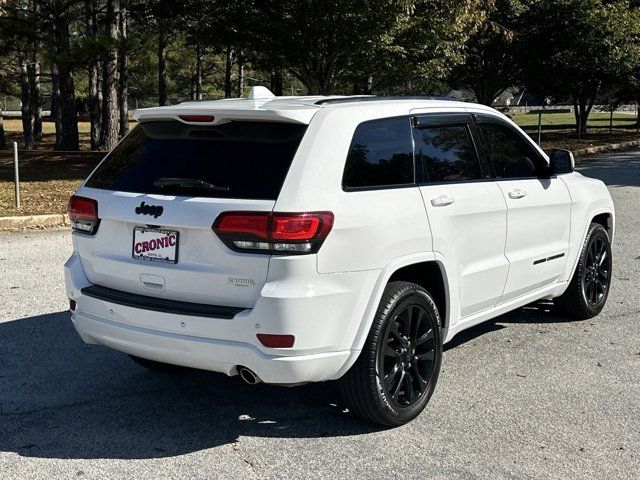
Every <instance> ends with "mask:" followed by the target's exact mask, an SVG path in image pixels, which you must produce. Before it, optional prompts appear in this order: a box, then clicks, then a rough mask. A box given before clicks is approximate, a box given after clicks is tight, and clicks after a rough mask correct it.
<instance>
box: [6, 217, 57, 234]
mask: <svg viewBox="0 0 640 480" xmlns="http://www.w3.org/2000/svg"><path fill="white" fill-rule="evenodd" d="M61 225H69V216H68V215H67V214H64V215H63V214H57V215H27V216H23V217H0V230H13V229H18V228H34V227H35V228H47V227H58V226H61Z"/></svg>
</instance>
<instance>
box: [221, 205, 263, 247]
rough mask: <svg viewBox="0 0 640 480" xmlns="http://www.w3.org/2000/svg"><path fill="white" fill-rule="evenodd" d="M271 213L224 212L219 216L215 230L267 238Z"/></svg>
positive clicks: (223, 232)
mask: <svg viewBox="0 0 640 480" xmlns="http://www.w3.org/2000/svg"><path fill="white" fill-rule="evenodd" d="M268 227H269V215H268V214H267V213H261V212H255V213H251V212H249V213H237V214H222V215H220V216H219V217H218V220H217V221H216V225H215V226H214V230H215V231H216V233H217V234H233V235H246V236H248V237H253V238H259V239H262V240H267V229H268Z"/></svg>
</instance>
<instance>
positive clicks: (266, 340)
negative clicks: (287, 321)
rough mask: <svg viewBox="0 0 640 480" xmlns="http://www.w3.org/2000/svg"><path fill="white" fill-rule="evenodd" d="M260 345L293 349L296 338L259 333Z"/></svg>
mask: <svg viewBox="0 0 640 480" xmlns="http://www.w3.org/2000/svg"><path fill="white" fill-rule="evenodd" d="M256 336H257V337H258V340H260V343H261V344H262V345H264V346H265V347H269V348H291V347H293V342H294V341H295V337H294V336H293V335H272V334H268V333H259V334H258V335H256Z"/></svg>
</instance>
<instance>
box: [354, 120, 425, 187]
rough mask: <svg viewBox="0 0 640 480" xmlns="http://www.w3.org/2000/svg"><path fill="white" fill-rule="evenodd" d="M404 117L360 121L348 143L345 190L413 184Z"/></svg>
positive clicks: (409, 127)
mask: <svg viewBox="0 0 640 480" xmlns="http://www.w3.org/2000/svg"><path fill="white" fill-rule="evenodd" d="M412 150H413V148H412V145H411V126H410V124H409V118H408V117H396V118H385V119H381V120H371V121H368V122H363V123H361V124H360V125H358V127H357V128H356V131H355V133H354V135H353V139H352V140H351V146H350V148H349V154H348V155H347V162H346V164H345V168H344V174H343V177H342V186H343V187H345V188H358V187H379V186H388V185H405V184H412V183H414V169H413V152H412Z"/></svg>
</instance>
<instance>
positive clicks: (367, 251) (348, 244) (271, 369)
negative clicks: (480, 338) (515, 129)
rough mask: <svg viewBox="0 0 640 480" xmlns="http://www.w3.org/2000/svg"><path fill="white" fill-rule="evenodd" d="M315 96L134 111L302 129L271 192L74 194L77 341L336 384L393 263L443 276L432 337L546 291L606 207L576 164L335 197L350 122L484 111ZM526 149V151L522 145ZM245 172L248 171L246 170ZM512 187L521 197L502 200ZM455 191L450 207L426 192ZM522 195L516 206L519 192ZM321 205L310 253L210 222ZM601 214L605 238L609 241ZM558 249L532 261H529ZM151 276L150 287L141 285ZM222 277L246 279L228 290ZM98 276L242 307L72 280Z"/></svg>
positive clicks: (272, 377) (561, 277) (606, 199)
mask: <svg viewBox="0 0 640 480" xmlns="http://www.w3.org/2000/svg"><path fill="white" fill-rule="evenodd" d="M318 99H320V97H292V98H285V97H279V98H276V99H254V100H225V101H217V102H198V103H186V104H182V105H178V106H175V107H162V108H156V109H147V110H143V111H140V112H138V113H137V114H136V118H138V119H139V120H140V121H143V122H144V121H150V120H153V119H158V118H178V117H179V116H180V115H184V114H204V113H207V114H212V115H215V116H216V120H215V121H214V123H215V122H219V121H226V120H232V119H238V118H242V119H260V120H267V121H290V122H295V123H305V124H308V128H307V132H306V134H305V136H304V137H303V140H302V142H301V144H300V146H299V148H298V151H297V153H296V155H295V157H294V160H293V162H292V165H291V167H290V169H289V172H288V174H287V176H286V179H285V181H284V184H283V187H282V190H281V192H280V195H279V197H278V199H277V200H276V201H275V202H274V201H250V200H228V199H225V200H221V199H204V198H187V197H169V196H163V195H153V196H152V195H141V194H131V193H122V192H111V191H106V190H96V189H89V188H86V187H81V188H80V189H79V190H78V195H82V196H86V197H90V198H94V199H96V200H97V201H98V203H99V217H100V218H101V224H100V226H99V230H98V232H99V233H98V234H97V235H96V236H94V237H88V236H85V235H82V234H73V237H74V253H73V255H72V257H71V258H70V259H69V261H68V262H67V263H66V265H65V283H66V288H67V294H68V296H69V298H71V299H74V300H76V302H77V308H76V310H75V311H74V312H73V314H72V319H73V322H74V325H75V327H76V329H77V330H78V332H79V334H80V335H81V337H82V338H83V339H84V340H85V341H86V342H88V343H94V344H102V345H105V346H108V347H111V348H115V349H118V350H122V351H124V352H127V353H130V354H133V355H138V356H141V357H145V358H150V359H152V360H156V361H161V362H167V363H175V364H180V365H186V366H191V367H196V368H203V369H208V370H213V371H219V372H223V373H226V374H228V375H234V374H236V373H237V366H240V365H243V366H246V367H248V368H250V369H252V370H253V371H254V372H256V374H257V375H258V376H259V377H260V378H261V379H262V380H263V381H265V382H268V383H283V384H293V383H299V382H308V381H324V380H330V379H335V378H339V377H340V376H341V375H343V374H344V373H345V372H346V371H347V370H348V369H349V367H350V366H351V365H352V364H353V362H355V360H356V359H357V357H358V355H359V353H360V350H361V349H362V346H363V344H364V342H365V339H366V337H367V334H368V332H369V329H370V326H371V323H372V321H373V317H374V315H375V312H376V310H377V308H378V304H379V302H380V298H381V297H382V294H383V291H384V288H385V286H386V284H387V282H388V280H389V278H390V277H391V276H392V275H393V274H394V272H396V271H397V270H398V269H400V268H402V267H406V266H409V265H413V264H416V263H421V262H434V263H435V264H436V265H437V266H438V267H439V269H440V272H441V273H442V277H443V281H444V286H445V297H446V299H445V300H446V315H445V316H444V317H445V318H444V325H443V329H444V339H445V341H449V340H451V338H453V336H454V335H455V334H457V333H458V332H460V331H462V330H464V329H466V328H469V327H471V326H473V325H476V324H477V323H480V322H483V321H486V320H488V319H490V318H493V317H495V316H497V315H500V314H502V313H505V312H507V311H509V310H513V309H515V308H518V307H520V306H522V305H525V304H526V303H529V302H532V301H535V300H537V299H540V298H551V297H554V296H558V295H560V294H561V293H562V292H563V291H564V290H565V289H566V286H567V284H568V280H569V279H570V278H571V276H572V272H573V270H574V269H575V265H576V262H577V258H578V254H579V251H580V248H581V247H582V243H583V242H584V238H585V235H586V231H587V228H588V225H589V223H590V221H591V220H592V219H593V218H594V216H595V215H598V214H602V213H607V214H609V215H611V216H613V213H614V212H613V203H612V201H611V198H610V196H609V194H608V191H607V189H606V187H604V185H603V184H602V183H601V182H599V181H596V180H592V179H588V178H585V177H583V176H582V175H580V174H578V173H573V174H569V175H562V176H560V177H558V178H554V179H552V180H551V183H552V185H551V186H550V187H551V188H549V185H547V186H545V181H544V180H523V181H508V182H502V181H482V182H476V183H465V184H462V183H460V184H448V185H425V186H417V185H415V186H409V187H406V188H393V189H380V190H375V189H373V190H367V191H344V190H343V189H342V187H341V184H342V175H343V170H344V162H345V158H346V155H347V152H348V149H349V145H350V142H351V139H352V137H353V133H354V131H355V128H356V127H357V125H358V124H360V123H361V122H363V121H367V120H372V119H378V118H386V117H393V116H408V115H410V112H420V113H430V112H433V113H442V112H452V111H460V112H464V111H467V112H483V113H485V114H491V115H495V116H497V117H500V118H503V119H504V118H506V117H504V116H503V115H502V114H499V113H497V112H495V111H494V110H492V109H490V108H488V107H484V106H480V105H470V104H463V103H459V102H451V101H436V100H397V101H384V102H383V101H378V102H359V103H355V104H354V103H345V104H335V105H328V106H318V105H315V104H314V103H315V101H316V100H318ZM536 148H537V147H536ZM249 174H250V173H249ZM514 188H520V189H523V190H526V192H527V196H526V197H524V198H520V199H517V200H515V199H511V198H510V197H509V192H510V191H511V190H513V189H514ZM443 195H445V196H449V197H453V198H454V199H455V201H454V202H453V203H451V204H449V205H443V206H434V205H433V204H432V203H431V200H432V199H434V198H438V197H440V196H443ZM143 200H144V201H147V203H152V204H154V205H162V206H163V207H164V209H165V213H164V214H163V216H162V217H161V219H159V220H153V219H152V218H151V217H148V218H144V219H143V218H141V216H139V215H134V214H133V210H134V208H135V207H136V206H137V205H139V204H140V202H141V201H143ZM523 200H524V201H523ZM228 210H259V211H269V210H274V211H279V212H304V211H331V212H333V214H334V217H335V221H334V226H333V229H332V231H331V233H330V234H329V236H328V238H327V239H326V241H325V242H324V244H323V245H322V247H321V249H320V251H319V252H318V253H317V254H313V255H304V256H289V257H288V256H268V255H256V254H247V253H238V252H233V251H231V250H229V249H228V248H227V247H226V246H225V245H224V244H223V243H222V242H221V241H220V240H219V239H218V237H217V236H216V235H215V233H214V232H212V230H211V224H212V222H213V220H214V219H215V218H216V216H217V215H218V214H219V213H220V212H222V211H228ZM158 222H160V223H161V225H159V226H160V227H161V228H167V229H175V230H177V231H179V232H180V235H181V238H180V246H179V259H180V261H179V263H178V264H176V265H166V264H154V263H152V262H143V261H140V260H134V259H132V258H131V238H132V237H131V235H132V231H133V227H134V226H136V225H145V224H156V223H158ZM613 226H614V225H613V219H612V220H611V226H610V227H611V228H610V231H611V234H613ZM557 253H564V254H565V255H564V257H562V259H561V260H560V261H556V262H555V263H552V262H548V265H545V266H544V268H543V269H538V270H534V269H533V265H530V264H531V263H532V261H533V260H532V259H535V258H538V257H540V258H541V257H542V256H549V255H553V254H557ZM152 276H160V277H162V278H163V279H164V288H163V290H161V291H159V290H150V289H148V288H145V285H144V279H145V278H155V277H152ZM231 277H238V278H244V279H247V278H250V279H252V280H253V283H249V284H248V285H246V286H237V285H234V284H233V283H231V282H230V281H229V278H231ZM91 284H99V285H103V286H107V287H111V288H114V289H118V290H122V291H125V292H130V293H137V294H143V295H147V296H151V297H156V298H165V299H171V300H178V301H185V302H196V303H207V304H213V305H224V306H233V307H242V308H244V310H242V311H241V312H240V313H238V314H237V315H236V316H235V317H234V318H232V319H218V318H204V317H197V316H186V315H178V314H171V313H164V312H155V311H148V310H142V309H139V308H133V307H128V306H123V305H117V304H114V303H110V302H106V301H101V300H96V299H94V298H90V297H87V296H86V295H83V294H82V293H81V289H82V288H83V287H86V286H88V285H91ZM257 333H274V334H278V333H281V334H293V335H295V339H296V340H295V344H294V347H293V348H289V349H273V348H267V347H264V346H262V345H261V344H260V342H258V340H257V338H256V334H257Z"/></svg>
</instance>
